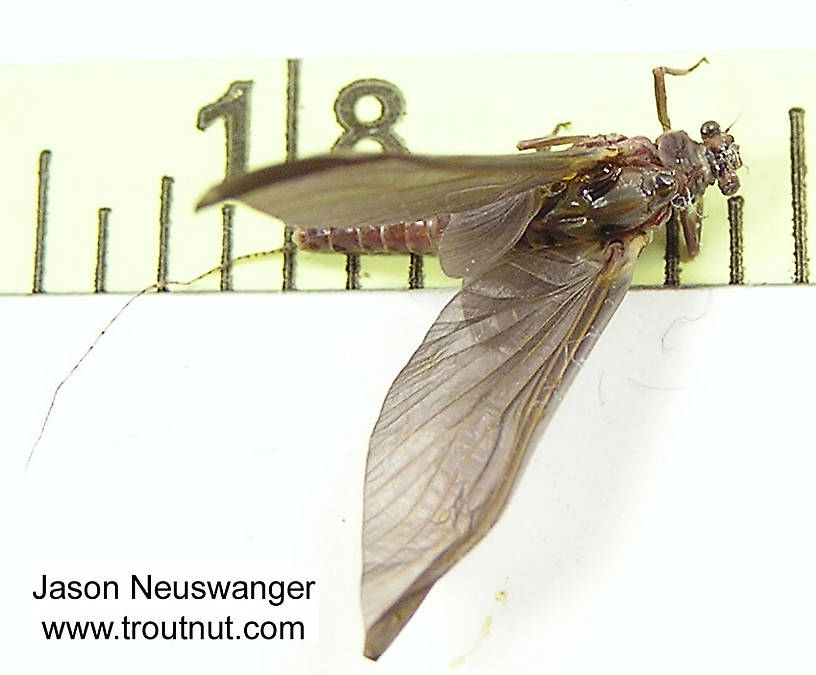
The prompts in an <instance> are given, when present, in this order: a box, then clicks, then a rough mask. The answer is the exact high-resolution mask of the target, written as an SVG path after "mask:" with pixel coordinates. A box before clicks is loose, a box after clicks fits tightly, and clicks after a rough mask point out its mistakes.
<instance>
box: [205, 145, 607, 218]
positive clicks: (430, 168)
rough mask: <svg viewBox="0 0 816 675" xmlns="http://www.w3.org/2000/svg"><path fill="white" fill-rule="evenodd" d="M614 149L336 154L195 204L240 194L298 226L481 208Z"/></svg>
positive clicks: (276, 169) (234, 183) (231, 185)
mask: <svg viewBox="0 0 816 675" xmlns="http://www.w3.org/2000/svg"><path fill="white" fill-rule="evenodd" d="M615 152H616V150H615V149H614V148H609V147H594V148H582V147H573V148H568V149H566V150H563V151H559V152H533V153H526V154H517V155H499V156H448V157H444V156H439V157H434V156H427V155H395V154H372V155H364V154H353V153H340V152H338V153H335V154H332V155H323V156H318V157H312V158H310V159H304V160H298V161H294V162H288V163H286V164H279V165H276V166H271V167H268V168H266V169H261V170H259V171H254V172H252V173H249V174H245V175H244V176H241V177H239V178H236V179H234V180H230V181H227V182H225V183H222V184H221V185H217V186H215V187H214V188H212V189H211V190H210V191H209V192H207V194H206V195H204V197H203V198H202V199H201V201H200V202H199V204H198V208H201V207H203V206H207V205H209V204H214V203H215V202H219V201H223V200H227V199H238V200H240V201H242V202H244V203H246V204H248V205H249V206H252V207H253V208H256V209H258V210H259V211H263V212H265V213H268V214H270V215H272V216H275V217H277V218H280V219H281V220H283V221H284V222H286V223H288V224H290V225H296V226H299V227H361V226H365V225H389V224H392V223H400V222H412V221H415V220H421V219H424V218H430V217H433V216H438V215H442V214H454V213H460V212H462V211H469V210H471V209H476V208H479V207H482V206H484V205H486V204H489V203H491V202H495V201H497V200H500V199H504V198H506V197H509V196H511V195H513V194H518V193H520V192H525V191H527V190H529V189H530V188H532V187H534V186H536V185H543V184H547V183H550V182H553V181H557V180H561V179H563V178H565V177H569V176H571V175H574V174H576V173H578V172H580V171H582V170H586V169H589V168H591V167H592V166H594V165H595V164H596V163H597V162H599V161H604V160H606V159H608V158H610V157H612V156H613V155H614V154H615Z"/></svg>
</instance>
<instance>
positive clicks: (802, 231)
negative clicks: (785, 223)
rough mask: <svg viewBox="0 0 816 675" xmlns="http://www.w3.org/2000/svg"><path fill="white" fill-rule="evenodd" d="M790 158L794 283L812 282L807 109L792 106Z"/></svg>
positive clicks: (789, 112)
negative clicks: (808, 212) (806, 153)
mask: <svg viewBox="0 0 816 675" xmlns="http://www.w3.org/2000/svg"><path fill="white" fill-rule="evenodd" d="M788 117H789V118H790V157H791V206H792V208H793V267H794V270H793V283H795V284H806V283H808V282H809V281H810V270H809V268H808V267H809V261H808V256H807V189H806V186H805V174H806V173H807V166H806V165H805V111H804V109H802V108H791V109H790V110H789V111H788Z"/></svg>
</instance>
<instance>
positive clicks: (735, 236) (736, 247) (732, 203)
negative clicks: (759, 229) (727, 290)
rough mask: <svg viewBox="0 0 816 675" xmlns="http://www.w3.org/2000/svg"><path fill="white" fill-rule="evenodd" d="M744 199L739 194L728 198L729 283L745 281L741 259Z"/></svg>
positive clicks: (743, 264)
mask: <svg viewBox="0 0 816 675" xmlns="http://www.w3.org/2000/svg"><path fill="white" fill-rule="evenodd" d="M744 204H745V199H743V198H742V197H740V196H737V197H730V198H729V200H728V232H729V238H730V251H731V261H730V279H729V282H728V283H730V284H744V283H745V262H744V259H743V240H742V233H743V225H742V222H743V220H742V211H743V206H744Z"/></svg>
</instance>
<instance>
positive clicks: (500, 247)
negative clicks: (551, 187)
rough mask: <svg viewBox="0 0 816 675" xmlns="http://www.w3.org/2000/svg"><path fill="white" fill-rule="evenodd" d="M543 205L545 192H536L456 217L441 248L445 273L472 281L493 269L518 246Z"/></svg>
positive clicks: (514, 196) (463, 212) (504, 200)
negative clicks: (473, 277)
mask: <svg viewBox="0 0 816 675" xmlns="http://www.w3.org/2000/svg"><path fill="white" fill-rule="evenodd" d="M542 202H543V195H542V192H541V190H540V189H538V188H534V189H532V190H528V191H527V192H520V193H518V194H512V195H510V196H509V197H504V198H503V199H499V200H497V201H495V202H491V203H489V204H485V205H484V206H480V207H478V208H475V209H471V210H470V211H462V212H460V213H454V214H453V215H452V216H451V218H450V222H449V223H448V225H447V227H446V228H445V232H444V234H443V235H442V241H441V242H440V244H439V263H440V264H441V265H442V271H443V272H445V274H447V275H448V276H449V277H470V276H476V275H478V274H481V273H482V272H484V271H485V270H487V269H489V268H490V267H492V266H493V265H494V264H495V263H496V262H497V261H498V260H499V259H500V258H501V257H502V256H503V255H504V254H505V253H507V252H508V251H509V250H510V249H511V248H513V246H515V244H516V242H518V240H519V239H520V238H521V235H522V234H524V231H525V230H526V229H527V225H528V224H529V223H530V221H531V220H532V219H533V216H535V214H536V213H538V211H539V209H540V208H541V204H542Z"/></svg>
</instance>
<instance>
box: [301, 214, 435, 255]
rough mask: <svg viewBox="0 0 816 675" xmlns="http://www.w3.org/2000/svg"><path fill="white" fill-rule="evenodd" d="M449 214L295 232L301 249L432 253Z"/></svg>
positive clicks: (336, 251)
mask: <svg viewBox="0 0 816 675" xmlns="http://www.w3.org/2000/svg"><path fill="white" fill-rule="evenodd" d="M449 222H450V216H436V217H435V218H428V219H426V220H416V221H414V222H412V223H395V224H393V225H366V226H364V227H310V228H304V229H298V230H296V231H295V235H294V240H295V243H296V244H297V246H298V248H299V249H301V250H302V251H321V252H333V253H434V252H436V250H437V247H438V245H439V239H440V238H441V236H442V233H443V232H444V231H445V227H446V226H447V224H448V223H449Z"/></svg>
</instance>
